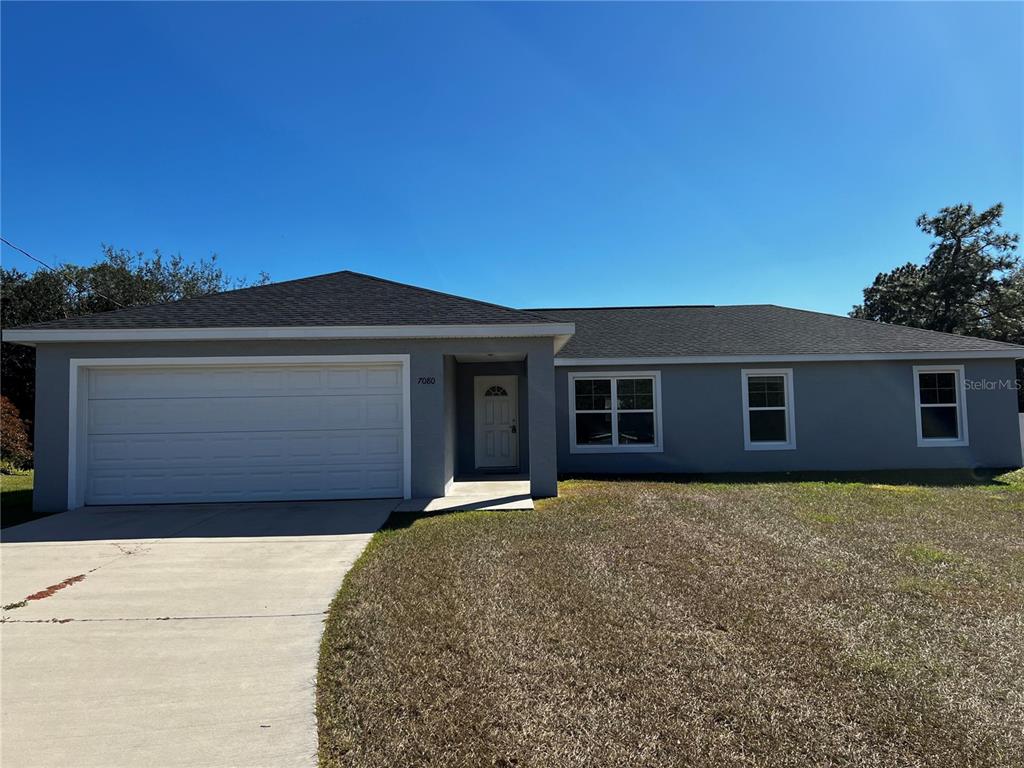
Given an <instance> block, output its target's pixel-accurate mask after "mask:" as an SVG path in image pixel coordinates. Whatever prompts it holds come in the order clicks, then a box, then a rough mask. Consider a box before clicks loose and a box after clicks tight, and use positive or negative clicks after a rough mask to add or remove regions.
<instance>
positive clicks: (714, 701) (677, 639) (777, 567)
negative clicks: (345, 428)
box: [317, 473, 1024, 768]
mask: <svg viewBox="0 0 1024 768" xmlns="http://www.w3.org/2000/svg"><path fill="white" fill-rule="evenodd" d="M560 493H561V496H560V497H559V498H558V499H554V500H551V501H548V502H545V503H543V504H540V505H539V507H538V510H537V511H536V512H524V513H516V512H500V513H474V512H471V513H461V514H452V515H443V516H438V517H433V518H426V519H422V520H418V521H415V522H412V523H410V524H405V525H403V521H400V520H399V521H396V522H395V524H394V525H393V527H392V528H391V529H389V530H386V531H384V532H381V533H380V534H378V535H377V537H376V538H375V539H374V542H373V543H372V544H371V546H370V548H369V549H368V550H367V552H366V553H365V554H364V556H363V557H362V559H361V560H360V561H359V563H358V564H357V565H356V567H355V568H354V569H353V570H352V571H351V572H350V574H349V576H348V578H347V579H346V581H345V584H344V586H343V587H342V590H341V592H340V593H339V594H338V597H337V598H336V599H335V601H334V603H333V605H332V609H331V612H330V616H329V619H328V622H327V627H326V632H325V635H324V640H323V647H322V649H321V659H320V670H319V682H318V691H317V692H318V719H319V729H320V754H321V761H322V763H323V764H324V765H328V766H336V765H337V766H341V765H345V766H413V765H436V766H482V765H489V766H640V765H643V766H736V765H751V766H769V765H770V766H807V765H851V766H918V765H921V766H925V765H927V766H936V767H937V768H938V767H939V766H941V767H942V768H948V766H954V765H955V766H1011V765H1012V766H1016V765H1021V764H1024V477H1022V476H1021V473H1016V474H1015V475H1012V476H1004V478H1002V480H1001V481H997V482H994V483H991V484H988V485H981V486H976V487H942V486H914V485H884V484H870V483H824V482H812V483H780V482H776V483H730V484H725V483H723V484H715V483H685V484H680V483H668V482H663V483H659V482H598V481H570V482H564V483H562V484H561V486H560Z"/></svg>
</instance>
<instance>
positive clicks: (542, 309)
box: [520, 304, 756, 312]
mask: <svg viewBox="0 0 1024 768" xmlns="http://www.w3.org/2000/svg"><path fill="white" fill-rule="evenodd" d="M717 306H718V305H717V304H637V305H635V306H624V307H529V308H527V309H522V310H520V311H522V312H582V311H587V312H590V311H596V310H616V309H713V308H715V307H717ZM725 306H728V305H725ZM755 306H756V305H755Z"/></svg>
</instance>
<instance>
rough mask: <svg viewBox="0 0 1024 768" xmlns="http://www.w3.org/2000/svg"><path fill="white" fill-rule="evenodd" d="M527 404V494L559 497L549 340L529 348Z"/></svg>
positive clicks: (553, 378)
mask: <svg viewBox="0 0 1024 768" xmlns="http://www.w3.org/2000/svg"><path fill="white" fill-rule="evenodd" d="M526 386H527V390H528V391H529V405H530V408H529V410H530V494H531V495H532V496H534V497H535V498H545V497H547V496H557V495H558V450H557V444H556V438H555V354H554V349H553V348H552V343H551V341H550V340H545V341H544V342H539V343H538V344H537V345H535V346H531V348H530V351H529V353H528V354H527V361H526Z"/></svg>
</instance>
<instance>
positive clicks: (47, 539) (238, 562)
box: [0, 500, 396, 768]
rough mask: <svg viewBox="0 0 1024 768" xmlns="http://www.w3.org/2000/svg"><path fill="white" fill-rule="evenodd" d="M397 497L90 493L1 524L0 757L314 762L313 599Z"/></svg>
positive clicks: (321, 595)
mask: <svg viewBox="0 0 1024 768" xmlns="http://www.w3.org/2000/svg"><path fill="white" fill-rule="evenodd" d="M395 504H396V502H395V501H394V500H387V501H359V502H298V503H290V504H277V503H274V504H223V505H188V506H184V505H182V506H153V507H138V508H132V507H112V508H95V507H92V508H88V509H85V510H77V511H75V512H68V513H65V514H62V515H55V516H53V517H48V518H44V519H42V520H38V521H35V522H32V523H26V524H24V525H20V526H16V527H13V528H8V529H6V530H4V531H3V533H2V534H0V536H2V538H3V542H4V543H3V545H2V547H0V558H2V559H0V573H2V604H3V605H4V606H5V609H4V610H3V611H2V618H3V625H2V627H0V652H2V668H0V673H2V678H0V685H2V688H0V704H2V722H0V733H2V735H0V765H3V766H4V768H20V767H21V766H58V765H66V766H82V767H83V768H84V767H86V766H103V767H104V768H115V767H116V766H133V767H134V766H140V765H152V766H161V768H164V767H168V768H169V767H171V766H313V765H315V764H316V750H317V734H316V721H315V717H314V694H315V677H316V663H317V650H318V644H319V640H320V636H321V633H322V629H323V621H324V613H325V611H326V609H327V606H328V604H329V602H330V600H331V598H332V597H333V596H334V593H335V591H336V590H337V588H338V586H339V585H340V583H341V579H342V577H343V576H344V574H345V572H346V571H347V570H348V569H349V568H350V567H351V565H352V563H353V561H354V560H355V559H356V558H357V557H358V556H359V554H360V553H361V552H362V551H363V548H364V547H365V546H366V543H367V542H368V541H369V539H370V537H371V536H372V534H373V532H374V531H375V530H377V528H378V527H379V526H380V525H381V524H383V522H384V521H385V520H386V519H387V516H388V514H389V513H390V512H391V510H392V509H393V508H394V506H395ZM26 597H31V599H29V600H27V601H25V598H26ZM22 601H25V603H24V605H20V606H19V605H18V604H19V603H21V602H22ZM11 604H14V605H13V606H12V605H11ZM15 606H16V607H15Z"/></svg>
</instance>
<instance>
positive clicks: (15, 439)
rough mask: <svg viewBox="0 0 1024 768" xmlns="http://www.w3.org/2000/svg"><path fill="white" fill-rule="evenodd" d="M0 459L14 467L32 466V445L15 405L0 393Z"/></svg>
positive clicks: (25, 467)
mask: <svg viewBox="0 0 1024 768" xmlns="http://www.w3.org/2000/svg"><path fill="white" fill-rule="evenodd" d="M0 460H2V461H3V463H4V464H5V465H7V464H10V465H11V466H13V467H15V468H16V469H28V468H29V467H31V466H32V446H31V445H30V444H29V442H28V432H26V431H25V423H24V422H23V421H22V420H21V414H20V413H18V409H17V407H16V406H15V405H14V403H12V402H11V401H10V400H8V399H7V398H6V397H4V396H3V395H0Z"/></svg>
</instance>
